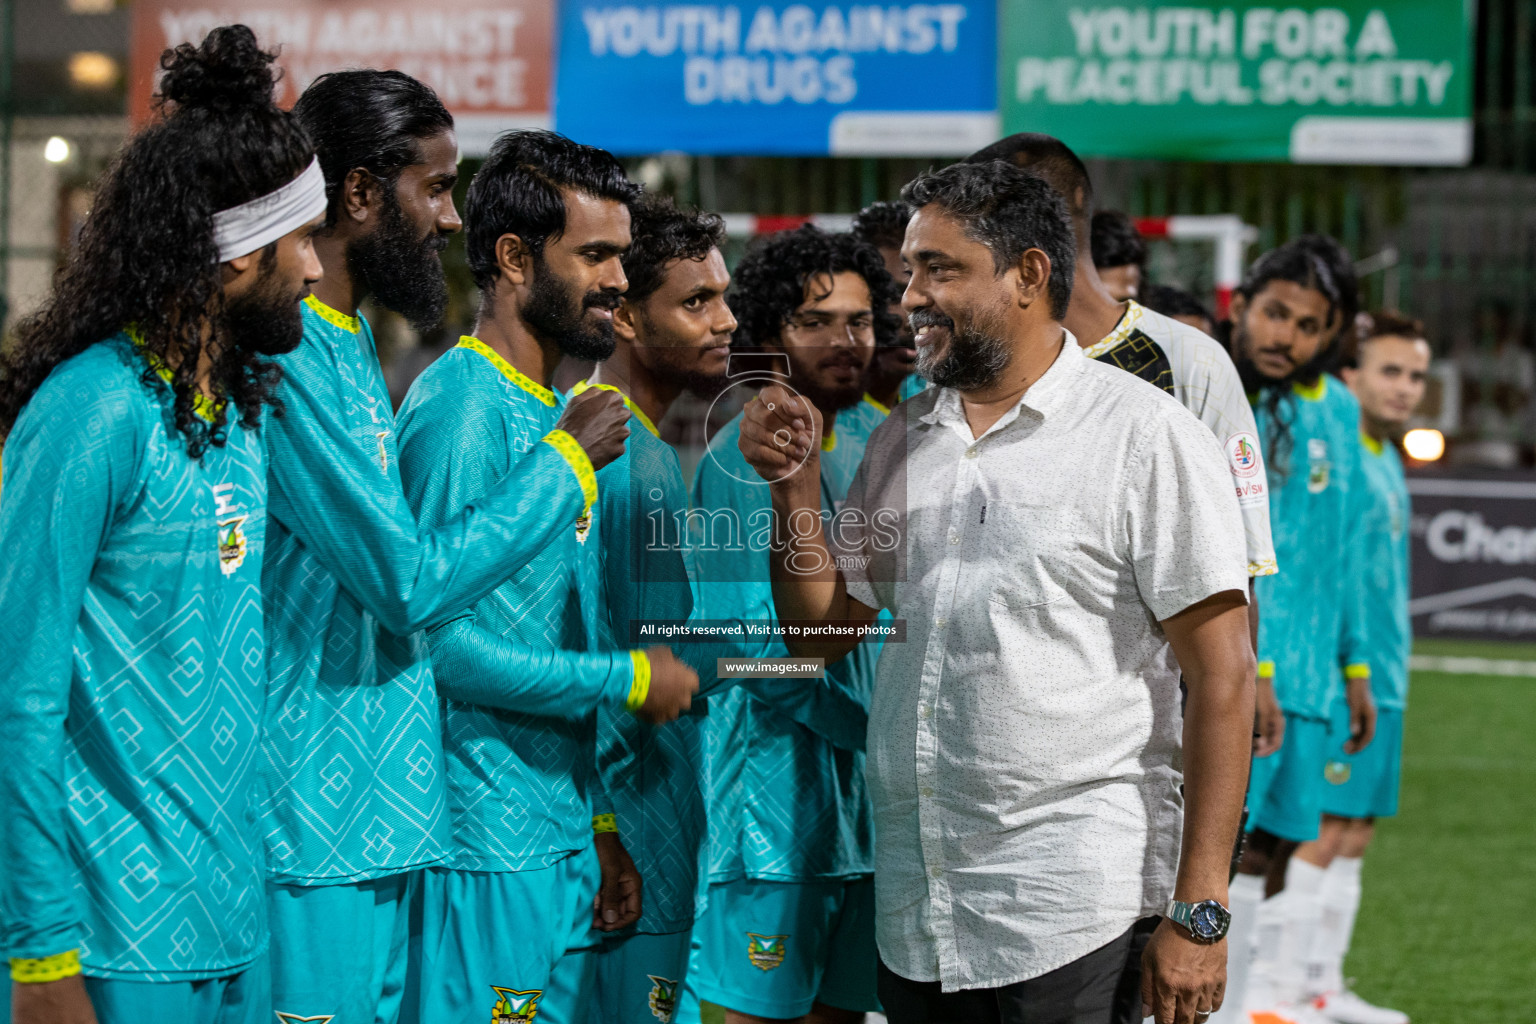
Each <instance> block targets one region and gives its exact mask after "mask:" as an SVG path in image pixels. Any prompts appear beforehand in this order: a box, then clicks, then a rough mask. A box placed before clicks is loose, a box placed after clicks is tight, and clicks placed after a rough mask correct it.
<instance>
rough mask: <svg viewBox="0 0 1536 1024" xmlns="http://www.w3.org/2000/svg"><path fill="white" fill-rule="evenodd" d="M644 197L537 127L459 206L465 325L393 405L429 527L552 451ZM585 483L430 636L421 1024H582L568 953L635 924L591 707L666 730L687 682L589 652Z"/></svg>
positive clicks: (655, 654) (615, 170) (609, 321)
mask: <svg viewBox="0 0 1536 1024" xmlns="http://www.w3.org/2000/svg"><path fill="white" fill-rule="evenodd" d="M638 193H639V189H638V187H636V186H635V185H633V184H631V183H630V182H629V181H628V180H626V179H625V177H624V171H623V168H622V167H620V165H619V163H618V161H617V160H615V159H614V158H613V157H612V156H610V155H609V154H608V153H605V152H603V151H602V150H599V149H593V148H591V147H589V146H581V145H578V144H576V143H574V142H572V141H570V140H569V139H566V138H563V137H561V136H559V135H556V134H554V133H553V132H545V131H526V132H509V133H507V134H506V135H503V136H502V137H501V138H499V139H498V140H497V141H496V144H495V145H494V146H493V147H492V148H491V153H490V156H489V157H488V158H487V159H486V162H485V164H484V165H483V166H482V167H481V169H480V171H479V173H478V174H477V175H476V176H475V180H474V181H473V183H472V184H471V185H470V189H469V198H468V202H467V205H466V213H467V215H468V222H469V239H468V242H469V245H468V256H469V267H470V270H471V271H472V272H473V274H474V276H475V283H476V284H477V285H479V287H480V311H479V315H478V317H477V320H476V324H475V333H474V335H473V336H466V337H464V338H462V339H461V340H460V342H459V344H458V346H457V347H456V348H454V349H451V350H450V351H448V352H447V353H445V354H444V355H443V356H442V357H441V358H439V359H438V361H437V362H435V363H434V364H432V365H431V366H430V367H428V368H427V369H426V370H425V371H424V372H423V373H422V374H421V376H420V377H418V378H417V379H416V381H415V383H414V384H412V385H411V390H410V393H409V394H408V395H407V396H406V400H405V403H404V405H402V406H401V409H400V460H401V461H400V470H401V474H402V476H403V478H404V480H405V487H406V491H407V493H408V494H409V496H410V499H411V502H412V504H413V505H414V507H415V508H416V510H417V512H418V514H419V515H420V516H421V517H422V519H423V520H424V521H425V522H428V523H438V522H451V521H452V520H453V519H454V517H456V516H458V515H459V514H460V509H462V508H464V507H465V506H466V505H471V506H473V505H474V504H476V503H478V502H479V500H480V496H481V495H482V494H483V493H485V491H486V490H487V489H488V488H492V487H494V486H495V482H496V481H497V480H498V479H499V478H500V477H501V476H502V474H504V473H505V472H506V471H507V467H509V466H512V465H516V464H519V462H520V461H521V460H526V459H527V458H528V454H527V453H528V452H530V451H531V450H534V449H540V448H548V447H550V445H549V444H547V443H545V442H546V441H548V440H549V439H550V431H551V428H553V427H555V426H556V423H557V421H558V420H559V419H560V417H561V415H562V412H563V411H564V410H566V409H567V408H568V407H569V406H568V404H567V401H566V399H565V397H564V396H562V395H560V394H559V393H558V392H555V391H553V390H551V388H550V383H551V381H552V379H553V376H554V372H555V367H556V365H557V364H558V363H559V361H560V360H561V359H562V358H563V357H566V356H570V357H573V358H577V359H599V360H600V359H606V358H607V357H608V356H610V355H612V353H613V351H614V315H615V310H616V309H617V308H618V306H619V303H620V296H621V295H622V294H623V293H624V289H625V287H626V285H627V281H626V279H625V276H624V270H623V267H622V265H621V262H620V259H621V257H622V256H623V254H624V252H625V250H626V249H628V248H629V244H630V214H629V205H628V204H629V203H631V202H632V201H634V199H635V197H636V196H637V195H638ZM594 396H601V397H602V398H603V399H605V400H608V401H612V402H616V403H618V406H619V408H620V409H622V410H624V413H625V417H626V419H627V418H628V416H629V411H628V409H626V408H625V406H624V404H623V400H622V398H621V397H620V396H619V395H617V394H615V393H613V392H611V391H606V390H602V389H592V390H591V391H590V392H588V393H584V394H581V395H577V396H576V397H575V398H573V399H571V401H570V405H574V404H576V403H579V402H590V401H592V400H593V397H594ZM621 429H622V428H621ZM626 432H627V431H626ZM556 433H557V434H558V431H556ZM556 443H557V444H558V446H559V449H560V450H562V451H566V450H569V448H571V447H573V446H571V445H569V443H568V442H566V443H561V442H558V441H557V442H556ZM616 454H617V453H616ZM608 461H610V460H604V462H603V463H602V464H599V465H597V467H596V468H597V469H602V468H603V465H606V464H607V462H608ZM582 481H583V489H584V492H585V499H584V503H583V505H582V507H581V508H578V509H575V510H574V511H573V510H571V509H570V508H569V507H567V506H555V507H539V506H538V505H534V506H531V507H530V510H529V512H528V513H527V516H526V519H525V523H524V525H525V528H526V529H528V530H529V531H530V532H541V533H542V532H543V531H544V530H545V529H546V524H548V523H550V522H553V523H554V533H553V534H552V535H548V534H546V535H545V539H544V541H543V543H542V545H541V548H540V550H539V553H538V554H537V556H536V557H534V558H532V559H527V560H525V562H526V564H525V565H524V566H523V568H522V570H521V571H520V572H518V574H517V575H516V576H515V577H513V578H511V579H509V580H508V581H506V582H505V583H503V584H502V585H501V586H499V587H497V588H496V589H495V590H494V591H493V592H492V593H490V594H489V595H487V596H486V597H485V598H484V599H483V600H480V601H479V602H478V603H475V604H473V605H472V606H470V605H466V606H465V608H464V610H463V611H462V612H461V613H460V614H459V615H458V616H457V617H454V618H452V619H449V620H448V621H446V622H444V623H442V624H441V625H438V626H435V627H433V629H432V630H431V631H430V632H429V633H428V643H429V644H430V645H431V650H432V662H433V666H434V669H435V671H436V673H437V686H438V692H439V693H440V694H442V696H443V697H444V698H445V702H444V705H443V732H444V736H443V746H444V751H445V755H446V761H447V766H446V776H447V786H448V803H449V818H450V826H451V837H450V841H449V846H448V853H447V857H446V858H445V860H444V862H443V863H442V864H441V865H438V866H435V867H433V868H431V869H429V870H428V871H427V873H426V877H425V879H424V880H423V883H422V896H421V905H422V911H421V914H422V917H421V929H422V933H423V938H422V954H421V1003H420V1007H419V1015H420V1019H421V1020H422V1021H424V1022H426V1024H438V1022H441V1024H459V1022H461V1021H465V1020H471V1019H477V1018H479V1017H481V1016H484V1014H485V1010H486V1009H487V1007H488V1005H489V1004H490V1002H491V1000H490V999H489V998H488V994H492V993H493V989H497V988H500V989H503V990H505V991H504V992H503V993H502V996H503V999H505V1000H508V1001H510V1000H512V999H513V998H514V997H515V998H516V999H517V1000H519V1001H523V1002H525V1003H527V1002H531V1003H533V1004H534V1005H535V1006H536V1008H537V1011H538V1015H539V1019H540V1020H541V1021H543V1020H546V1019H549V1020H554V1021H556V1022H557V1024H558V1022H569V1021H578V1020H583V1019H584V1018H585V1007H584V1005H583V1000H584V999H585V998H586V997H588V996H589V995H590V986H587V987H583V986H582V984H581V980H580V979H581V977H582V974H583V972H584V970H585V967H586V963H587V958H585V957H583V956H579V955H568V954H571V953H574V952H575V951H578V950H582V949H585V948H587V947H590V946H591V945H593V944H594V943H595V942H596V941H597V937H596V936H593V935H592V934H590V931H591V930H595V931H596V932H598V933H604V932H610V931H615V930H618V929H621V928H625V927H628V926H630V925H632V924H634V922H635V920H636V919H637V918H638V917H639V916H640V905H641V902H640V896H641V887H640V877H639V875H638V873H637V872H636V869H635V866H634V863H633V862H632V861H631V859H630V857H629V855H628V853H627V852H626V851H625V849H624V846H623V843H622V842H621V841H620V837H619V833H618V831H617V829H616V826H615V823H614V814H613V811H614V808H613V806H612V804H611V803H609V802H608V801H607V800H606V799H605V798H604V794H603V792H602V787H601V785H600V783H599V781H598V779H597V771H596V764H595V761H594V758H593V744H594V742H595V740H596V731H597V713H598V712H599V711H600V710H602V709H608V710H612V711H614V712H616V713H633V714H636V715H639V716H640V717H642V718H644V719H645V720H646V721H648V722H651V723H653V724H655V723H660V722H666V721H670V720H671V719H673V718H675V717H677V715H678V714H679V713H681V712H683V711H686V710H687V709H688V707H689V704H690V701H691V696H692V694H693V692H694V691H695V690H696V689H697V688H698V677H697V676H696V675H695V673H694V672H693V671H691V670H690V669H688V668H686V667H684V666H683V665H682V664H681V663H679V662H678V661H677V660H676V659H675V658H674V657H673V656H672V655H671V654H670V652H668V651H667V649H666V648H650V649H648V650H645V651H641V650H636V649H633V648H631V647H630V645H628V644H625V645H620V646H617V647H616V648H610V647H609V646H608V645H606V644H605V643H604V642H603V631H602V619H603V614H602V605H601V557H602V550H603V548H602V531H603V529H604V525H605V524H604V517H603V509H602V508H601V507H600V506H598V505H597V504H596V501H597V497H598V487H597V480H596V476H595V474H594V473H593V471H592V469H590V468H589V469H587V470H586V471H585V472H584V473H582ZM530 663H533V664H534V665H535V667H536V668H537V672H538V674H537V676H531V675H530V668H529V665H530ZM538 666H546V667H538ZM509 809H510V814H509ZM509 927H510V928H515V929H516V935H515V936H513V937H512V938H511V939H510V940H509V937H508V928H509ZM525 1010H526V1005H525Z"/></svg>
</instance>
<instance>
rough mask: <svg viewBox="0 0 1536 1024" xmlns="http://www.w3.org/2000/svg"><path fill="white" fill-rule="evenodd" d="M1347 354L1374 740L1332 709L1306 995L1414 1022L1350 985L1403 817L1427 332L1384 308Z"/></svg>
mask: <svg viewBox="0 0 1536 1024" xmlns="http://www.w3.org/2000/svg"><path fill="white" fill-rule="evenodd" d="M1351 348H1352V349H1353V351H1348V352H1347V353H1346V362H1345V365H1344V368H1343V369H1342V370H1341V371H1340V373H1341V376H1342V377H1343V378H1344V382H1345V383H1346V384H1347V385H1348V386H1349V390H1350V391H1351V392H1353V393H1354V395H1355V397H1356V398H1357V399H1359V401H1360V437H1361V441H1362V443H1363V444H1364V445H1365V452H1364V456H1363V463H1364V466H1365V478H1366V480H1367V482H1368V483H1369V485H1370V495H1371V501H1370V506H1369V508H1368V509H1367V510H1366V513H1365V516H1364V518H1363V519H1361V520H1360V521H1359V522H1357V523H1356V524H1354V530H1353V533H1352V542H1353V543H1354V544H1356V545H1359V546H1360V547H1361V548H1362V549H1363V561H1364V564H1365V570H1366V573H1367V576H1366V579H1365V581H1364V584H1365V586H1366V588H1367V590H1368V593H1369V595H1370V600H1369V602H1368V604H1367V605H1366V614H1367V620H1366V638H1367V641H1368V647H1367V650H1368V651H1369V660H1370V668H1371V692H1372V695H1373V696H1374V697H1375V699H1376V708H1377V712H1376V714H1377V718H1376V738H1375V739H1373V740H1372V741H1371V745H1370V746H1368V747H1366V748H1365V749H1364V750H1361V751H1351V750H1350V749H1349V747H1348V742H1347V741H1348V739H1349V717H1348V707H1347V705H1345V704H1344V703H1343V702H1342V701H1339V702H1335V704H1334V710H1333V733H1332V737H1331V739H1330V746H1331V749H1330V750H1329V754H1328V761H1327V763H1326V764H1325V765H1324V767H1323V779H1324V780H1325V782H1326V783H1327V787H1326V791H1325V793H1324V796H1323V823H1322V828H1321V831H1320V834H1319V835H1318V838H1317V840H1316V841H1315V842H1310V843H1303V844H1302V845H1301V847H1300V848H1299V849H1297V851H1296V857H1297V858H1298V859H1300V860H1304V861H1306V862H1308V863H1309V864H1313V865H1316V866H1317V867H1320V868H1323V869H1325V871H1326V874H1325V875H1324V876H1323V882H1322V890H1321V895H1320V899H1321V903H1322V915H1321V923H1320V925H1319V927H1318V929H1317V935H1316V938H1315V939H1314V940H1313V942H1312V947H1311V949H1310V950H1304V951H1303V952H1304V953H1305V954H1306V961H1307V962H1306V964H1305V966H1306V986H1307V988H1306V994H1307V995H1308V996H1310V997H1312V1005H1313V1007H1314V1008H1316V1009H1317V1010H1319V1011H1321V1012H1322V1014H1323V1016H1325V1017H1327V1018H1329V1019H1330V1020H1334V1021H1338V1022H1339V1024H1408V1015H1407V1014H1405V1013H1402V1012H1400V1011H1398V1010H1390V1009H1387V1008H1385V1007H1379V1006H1373V1005H1372V1004H1370V1003H1368V1002H1366V1001H1365V1000H1364V999H1362V998H1361V997H1360V996H1359V995H1357V994H1355V993H1354V992H1353V991H1351V990H1350V989H1349V988H1348V987H1347V986H1346V984H1345V981H1344V955H1345V953H1347V952H1348V951H1349V943H1350V938H1351V934H1352V932H1353V930H1354V924H1355V914H1356V912H1357V911H1358V910H1359V909H1360V865H1361V858H1362V857H1364V856H1365V851H1366V849H1367V848H1368V847H1369V846H1370V842H1371V837H1372V835H1373V834H1374V832H1375V822H1376V819H1377V818H1388V817H1391V816H1392V815H1394V814H1396V813H1397V790H1398V778H1399V775H1400V773H1401V771H1402V750H1403V709H1404V707H1405V706H1406V704H1407V699H1408V655H1409V652H1410V649H1411V648H1412V645H1413V633H1412V629H1411V626H1410V623H1409V618H1408V586H1409V575H1408V519H1409V512H1410V510H1409V504H1408V483H1407V480H1405V479H1404V477H1403V462H1402V459H1401V458H1399V457H1398V454H1397V447H1396V444H1397V441H1398V439H1399V437H1400V436H1401V435H1402V433H1403V430H1404V429H1405V428H1406V427H1407V424H1408V420H1409V418H1410V417H1412V416H1413V414H1414V411H1415V410H1416V409H1417V408H1418V406H1419V402H1420V401H1421V400H1422V399H1423V398H1424V389H1425V386H1426V384H1427V382H1428V379H1429V360H1430V351H1429V342H1427V341H1426V340H1425V339H1424V328H1423V327H1422V326H1421V325H1420V324H1418V323H1417V322H1415V321H1413V320H1410V319H1408V318H1406V317H1404V316H1402V315H1400V314H1395V313H1377V314H1375V315H1374V316H1372V317H1371V318H1370V324H1369V326H1368V327H1367V328H1366V329H1365V331H1364V336H1363V337H1362V338H1361V339H1360V340H1359V341H1358V343H1357V344H1356V345H1354V346H1351Z"/></svg>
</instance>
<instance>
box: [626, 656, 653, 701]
mask: <svg viewBox="0 0 1536 1024" xmlns="http://www.w3.org/2000/svg"><path fill="white" fill-rule="evenodd" d="M629 660H630V661H631V662H632V663H633V664H634V666H635V679H634V682H632V683H630V684H629V699H628V700H626V701H625V702H624V710H625V711H639V710H640V708H641V706H642V705H643V704H644V703H645V698H646V697H648V696H650V693H651V658H650V655H648V654H646V653H645V652H644V651H630V652H629Z"/></svg>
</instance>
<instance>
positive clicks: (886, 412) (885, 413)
mask: <svg viewBox="0 0 1536 1024" xmlns="http://www.w3.org/2000/svg"><path fill="white" fill-rule="evenodd" d="M864 401H866V402H868V403H869V404H870V405H872V406H874V407H875V408H876V409H879V410H880V415H882V416H889V415H890V414H891V410H890V409H888V408H886V407H885V406H884V405H882V404H880V403H879V402H877V401H875V400H874V399H873V398H872V397H870V396H869V395H867V394H866V395H865V396H864Z"/></svg>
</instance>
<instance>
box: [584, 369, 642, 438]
mask: <svg viewBox="0 0 1536 1024" xmlns="http://www.w3.org/2000/svg"><path fill="white" fill-rule="evenodd" d="M594 388H596V389H597V390H599V391H612V392H613V393H614V394H616V395H618V396H619V397H620V398H622V399H624V405H625V406H626V407H627V408H628V409H629V411H630V414H631V415H632V416H634V417H635V419H637V420H639V421H640V425H641V426H642V427H644V428H645V429H646V430H649V431H650V432H651V433H652V435H654V436H655V437H657V438H658V439H659V438H660V437H661V431H659V430H657V429H656V424H654V423H652V422H651V418H650V417H649V416H647V415H646V414H645V412H644V410H642V409H641V408H640V407H639V406H638V405H636V404H635V403H634V402H632V401H630V400H629V396H628V395H626V394H625V393H624V392H622V391H620V390H619V389H618V388H616V387H614V386H613V385H612V384H593V383H592V382H591V381H587V380H580V381H577V382H576V386H575V387H573V388H571V394H573V395H579V394H581V393H582V392H583V391H591V390H592V389H594Z"/></svg>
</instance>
